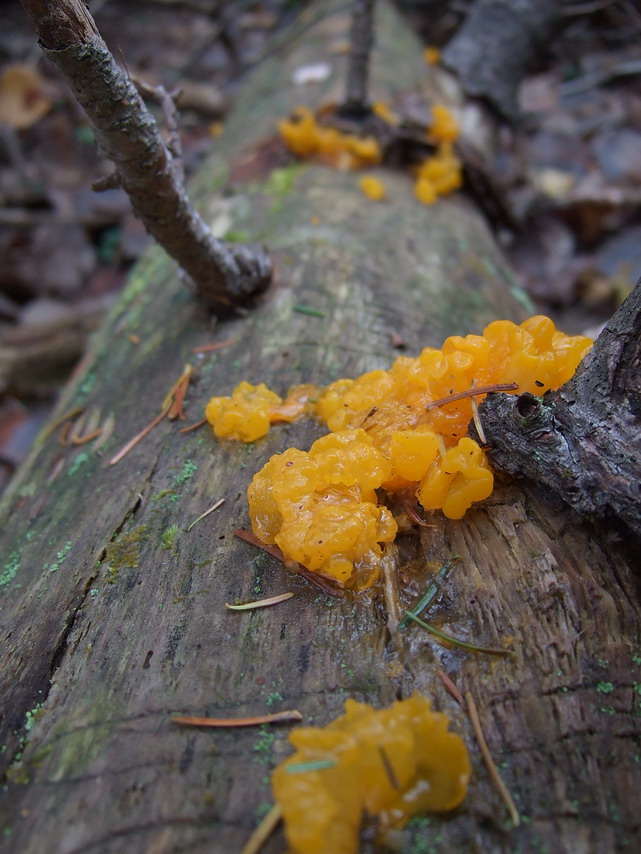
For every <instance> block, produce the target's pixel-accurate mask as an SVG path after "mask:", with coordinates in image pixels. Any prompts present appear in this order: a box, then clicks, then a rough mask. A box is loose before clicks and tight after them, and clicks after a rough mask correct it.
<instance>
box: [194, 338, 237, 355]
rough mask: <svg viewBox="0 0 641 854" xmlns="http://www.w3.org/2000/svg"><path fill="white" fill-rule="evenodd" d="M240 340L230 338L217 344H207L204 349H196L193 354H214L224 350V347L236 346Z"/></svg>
mask: <svg viewBox="0 0 641 854" xmlns="http://www.w3.org/2000/svg"><path fill="white" fill-rule="evenodd" d="M237 341H238V338H230V339H229V340H227V341H219V342H218V343H217V344H205V346H204V347H194V348H193V349H192V351H191V352H192V353H213V352H214V351H215V350H222V349H223V347H229V346H230V345H231V344H235V343H236V342H237Z"/></svg>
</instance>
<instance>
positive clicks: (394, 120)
mask: <svg viewBox="0 0 641 854" xmlns="http://www.w3.org/2000/svg"><path fill="white" fill-rule="evenodd" d="M372 110H373V111H374V113H375V114H376V115H377V116H378V117H379V119H383V121H384V122H387V124H388V125H398V124H399V118H398V116H397V115H396V113H394V112H393V111H392V110H391V109H390V107H389V106H388V105H387V104H386V103H385V102H384V101H374V103H373V104H372Z"/></svg>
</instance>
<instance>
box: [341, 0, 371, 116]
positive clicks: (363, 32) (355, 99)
mask: <svg viewBox="0 0 641 854" xmlns="http://www.w3.org/2000/svg"><path fill="white" fill-rule="evenodd" d="M374 2H375V0H356V3H355V4H354V12H353V14H352V27H351V33H350V47H349V63H348V66H347V87H346V93H345V103H344V104H343V105H342V106H341V107H340V109H339V111H338V112H339V115H340V116H341V117H343V118H351V119H362V118H363V117H364V116H367V115H368V114H369V113H370V112H371V107H370V103H369V95H368V89H369V59H370V53H371V52H372V45H373V44H374Z"/></svg>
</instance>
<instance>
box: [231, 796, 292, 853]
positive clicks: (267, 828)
mask: <svg viewBox="0 0 641 854" xmlns="http://www.w3.org/2000/svg"><path fill="white" fill-rule="evenodd" d="M282 817H283V811H282V810H281V808H280V807H279V806H278V804H274V806H273V807H272V808H271V809H270V811H269V812H268V813H267V815H266V816H265V818H264V819H263V820H262V821H261V823H260V824H259V825H258V827H257V828H256V830H255V831H254V832H253V833H252V835H251V836H250V837H249V839H248V840H247V842H246V843H245V845H244V846H243V849H242V851H241V852H240V854H258V852H259V851H260V849H261V848H262V847H263V845H264V844H265V843H266V842H267V840H268V839H269V837H270V836H271V835H272V833H273V832H274V831H275V830H276V828H277V826H278V824H279V822H280V821H281V819H282Z"/></svg>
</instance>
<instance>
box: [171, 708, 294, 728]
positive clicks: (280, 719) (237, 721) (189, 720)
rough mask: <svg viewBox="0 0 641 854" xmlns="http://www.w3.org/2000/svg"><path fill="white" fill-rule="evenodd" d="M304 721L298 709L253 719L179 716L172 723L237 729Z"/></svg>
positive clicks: (258, 716)
mask: <svg viewBox="0 0 641 854" xmlns="http://www.w3.org/2000/svg"><path fill="white" fill-rule="evenodd" d="M302 720H303V716H302V715H301V713H300V712H299V711H298V709H287V710H286V711H284V712H274V713H273V714H270V715H256V716H255V717H252V718H194V717H190V716H189V715H177V716H175V717H173V718H172V719H171V722H172V724H178V725H179V726H205V727H237V726H262V725H263V724H287V723H298V722H299V721H302Z"/></svg>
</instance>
